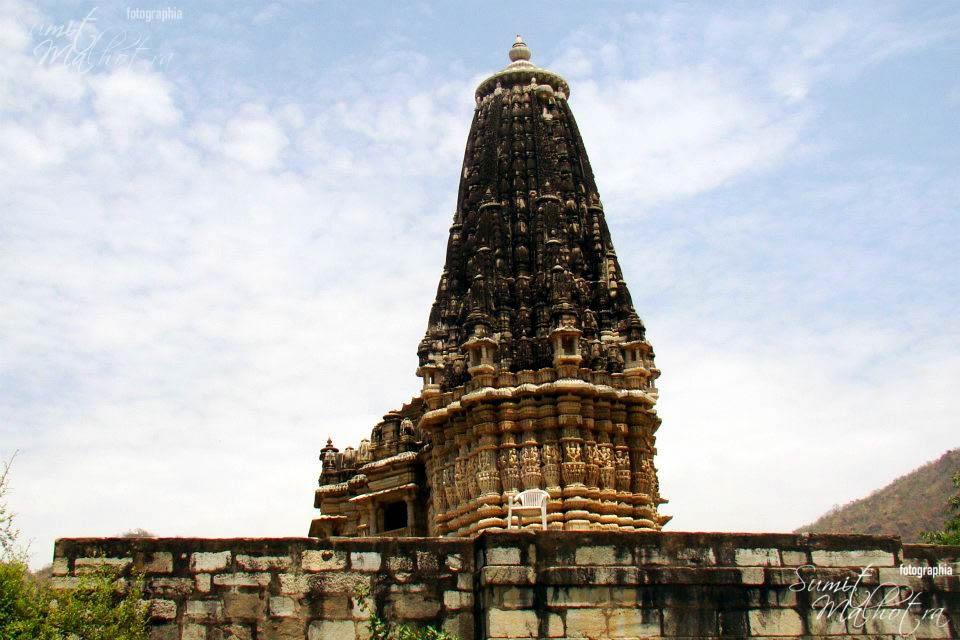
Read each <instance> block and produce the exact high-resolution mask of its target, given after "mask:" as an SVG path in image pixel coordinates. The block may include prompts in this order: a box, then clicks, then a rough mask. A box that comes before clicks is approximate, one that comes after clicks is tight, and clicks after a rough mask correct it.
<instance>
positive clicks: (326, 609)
mask: <svg viewBox="0 0 960 640" xmlns="http://www.w3.org/2000/svg"><path fill="white" fill-rule="evenodd" d="M317 604H318V607H317V608H318V610H319V617H320V618H323V619H324V620H352V619H353V606H352V604H351V600H350V597H349V596H347V595H346V594H340V595H333V596H327V597H325V598H323V599H321V600H319V602H317Z"/></svg>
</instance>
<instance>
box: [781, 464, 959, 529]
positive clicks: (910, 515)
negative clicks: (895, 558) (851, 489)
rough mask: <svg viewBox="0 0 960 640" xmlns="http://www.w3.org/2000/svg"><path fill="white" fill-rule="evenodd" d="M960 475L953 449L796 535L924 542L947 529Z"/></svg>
mask: <svg viewBox="0 0 960 640" xmlns="http://www.w3.org/2000/svg"><path fill="white" fill-rule="evenodd" d="M957 471H960V449H953V450H951V451H947V452H946V453H945V454H943V455H942V456H940V458H938V459H937V460H934V461H932V462H928V463H927V464H925V465H923V466H922V467H918V468H917V469H914V470H913V471H911V472H910V473H908V474H906V475H903V476H900V477H899V478H897V479H896V480H894V481H893V482H891V483H890V484H888V485H887V486H885V487H883V488H882V489H878V490H877V491H874V492H873V493H871V494H870V495H869V496H867V497H866V498H861V499H859V500H854V501H853V502H849V503H847V504H845V505H843V506H842V507H835V508H834V509H832V510H830V511H829V512H828V513H826V514H824V515H822V516H820V518H819V519H818V520H817V521H816V522H814V523H813V524H809V525H806V526H804V527H800V528H799V529H797V530H796V533H806V532H811V533H871V534H894V535H899V536H900V537H901V538H902V539H903V541H904V542H921V540H920V533H921V532H922V531H939V530H941V529H943V526H944V523H945V522H946V519H947V501H948V500H949V499H950V496H952V495H953V494H954V492H955V491H956V489H955V488H954V487H953V483H952V481H951V478H952V477H953V474H955V473H956V472H957Z"/></svg>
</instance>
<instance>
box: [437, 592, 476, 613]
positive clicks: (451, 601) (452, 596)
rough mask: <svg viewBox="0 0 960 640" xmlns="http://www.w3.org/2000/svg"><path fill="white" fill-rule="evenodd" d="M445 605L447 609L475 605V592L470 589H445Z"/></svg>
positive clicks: (465, 607)
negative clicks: (469, 590)
mask: <svg viewBox="0 0 960 640" xmlns="http://www.w3.org/2000/svg"><path fill="white" fill-rule="evenodd" d="M443 606H444V607H446V608H447V609H451V610H457V609H467V608H469V607H472V606H473V594H472V593H470V592H468V591H444V592H443Z"/></svg>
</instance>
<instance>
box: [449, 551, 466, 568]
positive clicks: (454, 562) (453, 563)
mask: <svg viewBox="0 0 960 640" xmlns="http://www.w3.org/2000/svg"><path fill="white" fill-rule="evenodd" d="M445 564H446V566H447V569H449V570H450V571H460V570H461V569H463V557H462V556H461V555H460V554H459V553H451V554H450V555H448V556H447V559H446V562H445Z"/></svg>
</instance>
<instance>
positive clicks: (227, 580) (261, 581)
mask: <svg viewBox="0 0 960 640" xmlns="http://www.w3.org/2000/svg"><path fill="white" fill-rule="evenodd" d="M213 584H215V585H217V586H218V587H265V586H267V585H268V584H270V574H269V573H221V574H219V575H215V576H213Z"/></svg>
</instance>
